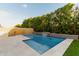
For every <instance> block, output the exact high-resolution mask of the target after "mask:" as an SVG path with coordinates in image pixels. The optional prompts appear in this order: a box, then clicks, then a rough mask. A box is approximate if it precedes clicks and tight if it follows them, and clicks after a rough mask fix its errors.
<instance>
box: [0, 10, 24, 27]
mask: <svg viewBox="0 0 79 59" xmlns="http://www.w3.org/2000/svg"><path fill="white" fill-rule="evenodd" d="M22 18H23V17H22V16H20V15H18V14H15V13H12V12H9V11H5V10H0V24H2V26H5V27H9V26H13V25H16V24H18V23H21V22H22V20H21V19H22Z"/></svg>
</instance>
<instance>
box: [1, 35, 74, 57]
mask: <svg viewBox="0 0 79 59" xmlns="http://www.w3.org/2000/svg"><path fill="white" fill-rule="evenodd" d="M25 39H27V37H24V36H23V35H17V36H12V37H8V38H7V39H5V40H3V39H0V56H1V55H2V56H62V55H63V53H64V52H65V50H66V49H67V48H68V47H69V45H70V44H71V42H72V41H73V39H66V40H64V41H63V42H61V43H59V44H57V45H56V46H55V47H53V48H51V49H50V50H48V51H47V52H45V53H44V54H42V55H40V54H39V53H38V52H36V51H35V50H34V49H32V48H31V47H29V46H28V45H27V44H25V43H24V42H23V41H22V40H25ZM28 39H29V38H28Z"/></svg>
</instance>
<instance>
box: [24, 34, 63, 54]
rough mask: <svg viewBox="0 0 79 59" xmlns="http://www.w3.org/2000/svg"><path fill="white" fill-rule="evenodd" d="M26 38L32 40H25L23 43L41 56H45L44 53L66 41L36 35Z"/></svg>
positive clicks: (29, 35)
mask: <svg viewBox="0 0 79 59" xmlns="http://www.w3.org/2000/svg"><path fill="white" fill-rule="evenodd" d="M24 36H26V37H29V38H31V39H29V40H23V42H25V43H26V44H28V45H29V46H30V47H31V48H33V49H34V50H36V51H37V52H38V53H40V54H43V53H44V52H46V51H47V50H49V49H50V48H52V47H54V46H55V45H57V44H58V43H60V42H62V41H63V40H64V38H54V37H47V36H42V35H35V34H28V35H24Z"/></svg>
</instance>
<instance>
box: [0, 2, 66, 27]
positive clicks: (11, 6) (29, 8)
mask: <svg viewBox="0 0 79 59" xmlns="http://www.w3.org/2000/svg"><path fill="white" fill-rule="evenodd" d="M64 5H65V3H49V4H47V3H29V4H27V3H0V24H1V25H2V26H4V27H10V26H14V25H16V24H21V23H22V22H23V20H24V19H25V18H29V17H34V16H40V15H43V14H46V13H50V12H54V11H55V10H56V9H58V8H60V7H63V6H64Z"/></svg>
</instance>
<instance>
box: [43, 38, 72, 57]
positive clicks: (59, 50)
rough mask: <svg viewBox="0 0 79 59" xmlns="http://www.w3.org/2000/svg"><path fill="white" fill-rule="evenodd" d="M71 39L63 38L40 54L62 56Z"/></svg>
mask: <svg viewBox="0 0 79 59" xmlns="http://www.w3.org/2000/svg"><path fill="white" fill-rule="evenodd" d="M72 41H73V39H65V40H64V41H62V42H60V43H59V44H57V45H56V46H55V47H53V48H51V49H50V50H48V51H47V52H45V53H44V54H42V56H63V54H64V52H65V51H66V50H67V48H68V47H69V45H70V44H71V43H72Z"/></svg>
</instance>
